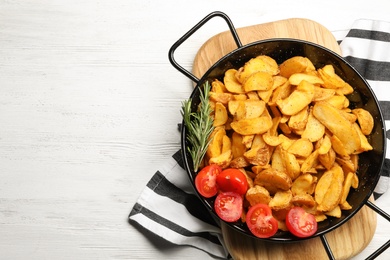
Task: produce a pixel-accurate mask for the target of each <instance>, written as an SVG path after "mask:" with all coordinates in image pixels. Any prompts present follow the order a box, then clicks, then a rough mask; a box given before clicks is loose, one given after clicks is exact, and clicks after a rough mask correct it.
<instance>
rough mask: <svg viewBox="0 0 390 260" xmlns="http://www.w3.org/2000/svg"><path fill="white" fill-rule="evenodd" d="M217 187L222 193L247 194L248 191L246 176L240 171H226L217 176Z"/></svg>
mask: <svg viewBox="0 0 390 260" xmlns="http://www.w3.org/2000/svg"><path fill="white" fill-rule="evenodd" d="M217 185H218V187H219V189H220V190H221V191H233V192H236V193H238V194H241V195H243V194H245V193H246V191H247V190H248V181H247V179H246V176H245V175H244V174H243V173H242V172H241V171H240V170H238V169H225V170H223V171H222V172H221V173H220V174H219V175H218V176H217Z"/></svg>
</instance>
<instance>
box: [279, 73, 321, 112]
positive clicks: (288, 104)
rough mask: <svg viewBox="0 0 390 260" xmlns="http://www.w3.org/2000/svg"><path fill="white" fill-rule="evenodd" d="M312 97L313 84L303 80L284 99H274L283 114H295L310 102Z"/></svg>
mask: <svg viewBox="0 0 390 260" xmlns="http://www.w3.org/2000/svg"><path fill="white" fill-rule="evenodd" d="M313 97H314V85H313V84H311V83H309V82H308V81H306V80H304V81H301V82H300V83H299V85H298V86H297V88H296V89H295V90H294V91H293V92H292V93H291V95H289V96H288V97H287V98H285V99H279V100H277V101H276V104H277V105H278V107H279V109H280V111H281V112H282V113H283V114H284V115H289V116H291V115H295V114H296V113H298V112H299V111H301V110H302V109H304V108H305V107H307V105H309V104H310V103H311V101H312V100H313Z"/></svg>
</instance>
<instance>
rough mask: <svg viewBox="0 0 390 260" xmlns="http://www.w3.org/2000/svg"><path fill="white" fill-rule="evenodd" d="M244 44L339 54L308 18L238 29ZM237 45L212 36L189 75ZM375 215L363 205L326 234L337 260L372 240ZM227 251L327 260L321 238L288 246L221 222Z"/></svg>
mask: <svg viewBox="0 0 390 260" xmlns="http://www.w3.org/2000/svg"><path fill="white" fill-rule="evenodd" d="M237 33H238V35H239V37H240V39H241V42H242V44H243V45H245V44H248V43H251V42H254V41H258V40H262V39H269V38H295V39H302V40H307V41H311V42H314V43H317V44H320V45H323V46H325V47H327V48H329V49H331V50H333V51H335V52H337V53H339V54H341V51H340V48H339V45H338V43H337V42H336V39H335V38H334V36H333V35H332V33H331V32H330V31H328V30H327V29H326V28H325V27H323V26H322V25H320V24H318V23H316V22H314V21H311V20H307V19H296V18H294V19H286V20H281V21H275V22H271V23H266V24H259V25H253V26H248V27H243V28H238V29H237ZM236 48H237V46H236V44H235V42H234V40H233V38H232V36H231V34H230V32H229V31H226V32H222V33H220V34H217V35H215V36H213V37H211V38H210V39H209V40H208V41H207V42H205V43H204V45H203V46H202V47H201V48H200V49H199V51H198V53H197V54H196V56H195V60H194V65H193V70H192V72H193V73H194V75H195V76H197V77H198V78H201V76H202V75H203V74H204V73H205V72H206V71H207V70H208V69H209V68H210V67H211V66H212V65H213V64H214V63H216V62H217V61H218V60H219V59H220V58H221V57H223V56H224V55H226V54H228V53H229V52H231V51H232V50H234V49H236ZM376 218H377V215H376V213H375V212H374V211H373V210H371V209H369V208H368V207H367V206H364V207H363V208H362V209H361V210H360V211H359V212H358V213H357V214H356V215H355V216H354V217H353V218H352V219H351V220H350V221H348V222H347V223H345V224H344V225H342V226H341V227H339V228H337V229H336V230H334V231H332V232H330V233H328V234H327V235H326V239H327V240H328V243H329V246H330V247H331V249H332V252H333V255H334V256H335V258H336V259H349V258H351V257H353V256H355V255H357V254H359V253H360V252H361V251H362V250H363V249H364V248H365V247H366V246H367V245H368V243H369V242H370V241H371V239H372V237H373V235H374V233H375V229H376V223H377V219H376ZM222 234H223V237H224V241H225V243H226V246H227V249H228V250H229V252H230V254H231V256H232V257H233V258H234V259H250V260H253V259H272V260H273V259H318V260H320V259H328V256H327V254H326V251H325V249H324V246H323V244H322V242H321V239H320V238H313V239H310V240H306V241H301V242H294V243H288V244H280V243H270V242H261V241H259V240H256V239H253V238H250V237H248V236H246V235H243V234H241V233H239V232H238V231H235V230H233V229H231V228H230V227H229V226H227V225H224V224H223V223H222Z"/></svg>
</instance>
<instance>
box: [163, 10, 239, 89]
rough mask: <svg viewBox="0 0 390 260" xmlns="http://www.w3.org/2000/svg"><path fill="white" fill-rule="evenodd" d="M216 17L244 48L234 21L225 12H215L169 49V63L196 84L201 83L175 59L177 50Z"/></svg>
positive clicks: (237, 43)
mask: <svg viewBox="0 0 390 260" xmlns="http://www.w3.org/2000/svg"><path fill="white" fill-rule="evenodd" d="M216 16H219V17H222V18H223V19H224V20H225V21H226V23H227V25H228V26H229V29H230V32H231V33H232V36H233V38H234V41H235V42H236V45H237V47H238V48H240V47H242V43H241V41H240V38H239V37H238V34H237V31H236V29H235V28H234V25H233V23H232V21H231V20H230V18H229V17H228V16H227V15H226V14H225V13H223V12H220V11H215V12H212V13H210V14H209V15H207V16H206V17H205V18H203V19H202V20H201V21H200V22H199V23H198V24H196V25H195V26H194V27H192V28H191V29H190V30H189V31H188V32H187V33H186V34H184V35H183V36H182V37H181V38H180V39H179V40H178V41H177V42H175V43H174V44H173V45H172V47H171V48H170V49H169V53H168V57H169V61H170V62H171V64H172V66H173V67H175V68H176V69H177V70H178V71H180V72H181V73H183V74H184V76H186V77H188V78H189V79H190V80H192V81H194V82H195V83H198V82H199V79H198V78H197V77H196V76H195V75H194V74H192V73H191V72H189V71H188V70H186V69H185V68H183V67H182V66H180V65H179V64H178V63H177V62H176V60H175V58H174V53H175V51H176V49H177V48H178V47H179V46H180V45H181V44H182V43H183V42H184V41H186V40H187V39H188V38H189V37H190V36H191V35H192V34H194V33H195V32H196V31H197V30H198V29H199V28H201V27H202V26H203V25H204V24H205V23H206V22H208V21H209V20H210V19H211V18H213V17H216Z"/></svg>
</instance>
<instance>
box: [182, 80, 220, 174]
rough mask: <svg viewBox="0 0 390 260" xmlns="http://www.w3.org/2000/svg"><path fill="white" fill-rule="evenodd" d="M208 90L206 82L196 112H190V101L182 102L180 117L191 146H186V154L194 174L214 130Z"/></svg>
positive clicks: (209, 87) (208, 84) (208, 85)
mask: <svg viewBox="0 0 390 260" xmlns="http://www.w3.org/2000/svg"><path fill="white" fill-rule="evenodd" d="M210 90H211V86H210V83H209V82H208V81H206V82H205V83H204V85H203V91H202V90H201V91H200V105H199V108H198V110H197V111H196V112H191V106H192V100H191V99H188V100H186V101H183V102H182V110H181V115H182V117H183V121H184V125H185V127H186V128H187V131H188V135H187V140H188V141H189V142H190V144H191V146H188V152H189V153H190V155H191V158H192V161H193V167H194V171H195V172H196V171H198V169H199V166H200V164H201V163H202V160H203V157H204V155H205V154H206V151H207V147H208V145H209V143H210V138H209V137H210V135H211V133H212V132H213V130H214V126H213V118H212V117H211V115H210V113H211V112H212V109H211V106H210V101H209V95H210Z"/></svg>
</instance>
